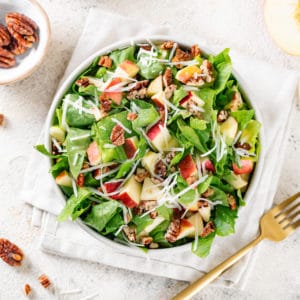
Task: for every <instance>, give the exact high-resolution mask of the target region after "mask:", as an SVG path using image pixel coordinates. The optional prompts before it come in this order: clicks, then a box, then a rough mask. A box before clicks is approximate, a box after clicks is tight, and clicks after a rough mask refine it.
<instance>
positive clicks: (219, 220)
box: [214, 205, 237, 236]
mask: <svg viewBox="0 0 300 300" xmlns="http://www.w3.org/2000/svg"><path fill="white" fill-rule="evenodd" d="M236 217H237V212H236V210H231V209H230V208H229V207H226V206H223V205H217V206H216V215H215V220H214V223H215V225H216V234H217V235H220V236H226V235H229V234H232V233H234V232H235V231H234V225H235V219H236Z"/></svg>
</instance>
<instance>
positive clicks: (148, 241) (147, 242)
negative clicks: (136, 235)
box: [140, 236, 153, 246]
mask: <svg viewBox="0 0 300 300" xmlns="http://www.w3.org/2000/svg"><path fill="white" fill-rule="evenodd" d="M140 242H141V243H142V244H143V245H145V246H149V245H150V244H151V243H152V242H153V238H152V237H151V236H142V237H140Z"/></svg>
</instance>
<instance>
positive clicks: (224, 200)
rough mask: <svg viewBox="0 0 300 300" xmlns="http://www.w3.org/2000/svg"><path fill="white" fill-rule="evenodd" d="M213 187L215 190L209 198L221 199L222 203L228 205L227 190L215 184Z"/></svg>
mask: <svg viewBox="0 0 300 300" xmlns="http://www.w3.org/2000/svg"><path fill="white" fill-rule="evenodd" d="M211 188H212V189H213V190H214V193H213V194H212V196H210V197H209V199H210V200H212V201H221V202H222V205H224V206H228V200H227V196H226V194H225V192H223V191H222V190H221V189H219V188H217V187H215V186H212V187H211Z"/></svg>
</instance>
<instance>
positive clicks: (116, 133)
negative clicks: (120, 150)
mask: <svg viewBox="0 0 300 300" xmlns="http://www.w3.org/2000/svg"><path fill="white" fill-rule="evenodd" d="M110 140H111V142H112V143H113V144H114V145H115V146H121V145H123V144H124V143H125V136H124V129H123V128H122V127H121V126H120V125H119V124H116V125H115V126H114V127H113V129H112V131H111V134H110Z"/></svg>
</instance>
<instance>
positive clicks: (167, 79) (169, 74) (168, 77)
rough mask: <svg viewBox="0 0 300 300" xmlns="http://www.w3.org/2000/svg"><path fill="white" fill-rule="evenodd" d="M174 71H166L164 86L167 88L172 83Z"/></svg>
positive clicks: (168, 69) (168, 68)
mask: <svg viewBox="0 0 300 300" xmlns="http://www.w3.org/2000/svg"><path fill="white" fill-rule="evenodd" d="M172 80H173V78H172V70H171V68H170V67H167V68H166V71H165V73H164V75H163V84H164V86H165V87H167V86H169V85H170V84H171V83H172Z"/></svg>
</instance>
